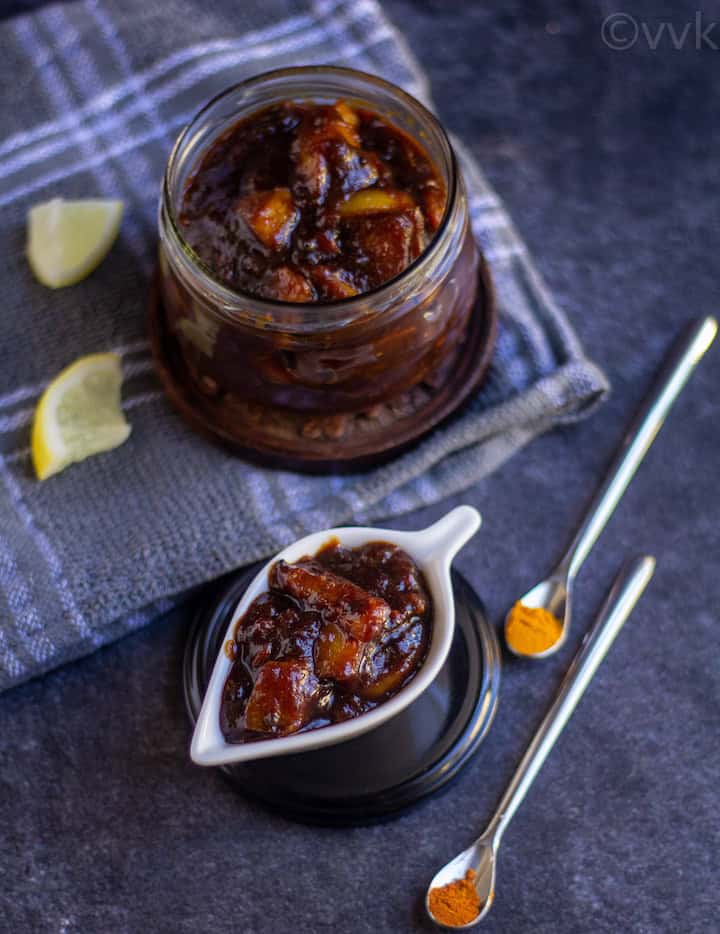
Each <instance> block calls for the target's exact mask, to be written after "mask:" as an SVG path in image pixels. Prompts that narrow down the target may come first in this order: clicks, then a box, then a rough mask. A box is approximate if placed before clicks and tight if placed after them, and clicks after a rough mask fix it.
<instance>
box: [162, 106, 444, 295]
mask: <svg viewBox="0 0 720 934" xmlns="http://www.w3.org/2000/svg"><path fill="white" fill-rule="evenodd" d="M446 198H447V193H446V190H445V186H444V184H443V182H442V180H441V178H440V176H439V174H438V172H437V170H436V168H435V166H434V165H433V163H432V162H431V160H430V158H429V156H428V155H427V153H426V152H425V151H424V149H423V148H422V147H421V146H420V145H419V144H418V143H417V142H416V141H415V140H413V139H412V138H411V137H410V136H408V135H407V134H406V133H405V132H404V131H402V130H400V129H399V128H398V127H396V126H394V125H393V124H391V123H389V122H388V121H387V120H385V119H383V118H382V117H381V116H380V115H379V114H377V113H375V112H373V111H371V110H367V109H362V108H354V107H352V106H350V105H349V104H348V103H346V102H345V101H337V102H336V103H334V104H325V105H323V104H314V103H297V102H292V101H286V102H283V103H279V104H274V105H272V106H270V107H267V108H264V109H263V110H260V111H258V112H256V113H254V114H252V115H250V116H249V117H246V118H245V119H243V120H241V121H239V122H238V123H236V124H235V125H234V126H232V127H231V128H230V129H228V130H226V131H225V133H224V134H223V135H222V136H220V137H219V138H218V139H217V140H216V141H215V142H214V143H213V145H212V146H211V147H210V149H209V151H208V152H207V153H206V155H205V156H204V157H203V158H202V160H201V161H200V162H199V164H198V165H197V167H196V168H195V170H194V172H193V174H192V176H191V178H190V180H189V182H188V185H187V187H186V189H185V192H184V197H183V202H182V206H181V210H180V216H179V221H180V227H181V229H182V231H183V234H184V237H185V239H186V241H187V242H188V243H189V244H190V246H191V247H192V248H193V250H194V251H195V252H196V254H197V255H198V256H199V257H200V259H201V260H202V262H203V263H204V264H205V265H206V266H207V267H208V268H209V269H210V270H211V271H212V273H213V274H214V275H215V276H216V277H217V278H218V279H220V280H221V281H222V282H223V283H224V284H225V285H227V286H229V287H230V288H232V289H234V290H239V291H243V292H248V293H250V294H252V295H256V296H258V297H261V298H270V299H275V300H278V301H284V302H319V303H322V302H329V301H335V300H337V299H343V298H351V297H352V296H355V295H360V294H362V293H365V292H368V291H370V290H372V289H375V288H377V287H378V286H380V285H382V284H383V283H385V282H387V281H389V280H390V279H393V278H394V277H395V276H397V275H399V274H400V273H401V272H402V271H403V270H404V269H406V268H407V266H409V265H410V264H411V263H412V262H413V260H415V259H416V258H417V257H418V256H419V255H420V253H421V252H422V251H423V250H424V249H425V247H426V246H427V244H428V243H429V242H430V240H431V238H432V236H433V234H434V233H435V231H436V230H437V229H438V227H439V226H440V222H441V220H442V216H443V213H444V210H445V202H446Z"/></svg>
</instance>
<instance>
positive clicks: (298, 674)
mask: <svg viewBox="0 0 720 934" xmlns="http://www.w3.org/2000/svg"><path fill="white" fill-rule="evenodd" d="M318 687H319V685H318V680H317V678H316V677H315V676H314V675H313V673H312V671H311V668H310V663H309V662H307V661H305V660H301V659H284V660H281V661H276V662H266V663H265V664H264V665H263V666H262V668H261V669H260V671H259V672H258V675H257V679H256V680H255V686H254V687H253V689H252V694H251V695H250V698H249V700H248V702H247V707H246V708H245V725H246V726H247V728H248V730H253V731H254V732H256V733H274V734H280V735H285V734H287V733H295V732H297V730H299V729H301V728H302V727H303V726H305V725H306V724H307V723H309V722H310V720H311V719H312V711H313V702H314V700H315V696H316V694H317V692H318Z"/></svg>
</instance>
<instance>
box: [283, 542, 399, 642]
mask: <svg viewBox="0 0 720 934" xmlns="http://www.w3.org/2000/svg"><path fill="white" fill-rule="evenodd" d="M270 586H271V587H273V588H275V589H277V590H282V591H284V592H285V593H289V594H290V595H291V596H293V597H295V599H296V600H299V601H300V602H301V603H303V604H305V606H307V607H308V608H309V609H315V610H320V612H321V613H322V615H323V619H324V621H325V622H326V623H329V622H333V623H336V624H337V625H338V626H340V627H341V628H342V629H343V630H344V631H345V632H346V633H347V634H348V635H350V636H352V637H353V638H354V639H359V640H360V641H361V642H370V641H371V640H373V639H376V638H377V637H378V636H379V634H380V633H381V632H382V630H383V628H384V627H385V624H386V623H387V621H388V619H389V618H390V607H389V606H388V604H387V603H386V602H385V601H384V600H381V599H380V597H375V596H373V595H372V594H370V593H368V592H367V590H363V589H362V588H361V587H358V586H357V584H353V583H352V581H349V580H346V579H345V578H344V577H338V576H337V575H336V574H333V573H332V572H331V571H328V570H326V569H325V568H323V567H322V565H320V564H318V563H317V562H316V561H312V560H309V561H305V562H302V563H298V564H288V563H287V562H286V561H278V562H276V564H274V565H273V567H272V568H271V570H270Z"/></svg>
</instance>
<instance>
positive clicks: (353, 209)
mask: <svg viewBox="0 0 720 934" xmlns="http://www.w3.org/2000/svg"><path fill="white" fill-rule="evenodd" d="M414 207H415V202H414V200H413V198H412V196H411V195H409V194H408V193H407V192H406V191H399V190H398V189H395V188H364V189H363V190H362V191H356V192H355V194H353V195H350V197H349V198H348V199H347V201H343V203H342V204H341V205H340V206H339V208H338V213H339V214H340V217H343V218H348V217H357V216H358V215H363V214H385V213H387V212H388V211H408V210H410V209H411V208H414Z"/></svg>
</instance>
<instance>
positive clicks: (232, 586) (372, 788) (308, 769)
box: [183, 567, 500, 824]
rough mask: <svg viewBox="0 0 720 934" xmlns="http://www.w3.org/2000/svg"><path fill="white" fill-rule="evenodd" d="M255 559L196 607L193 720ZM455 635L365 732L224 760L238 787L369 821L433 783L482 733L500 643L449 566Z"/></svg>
mask: <svg viewBox="0 0 720 934" xmlns="http://www.w3.org/2000/svg"><path fill="white" fill-rule="evenodd" d="M256 573H257V567H254V568H250V569H248V570H246V571H243V572H240V573H238V574H237V575H234V576H233V577H231V578H230V580H229V582H228V584H227V586H226V587H225V588H224V589H223V590H222V591H221V592H220V593H219V594H218V596H217V598H216V599H215V600H214V601H213V602H212V603H211V604H210V605H209V606H207V607H206V608H204V609H203V610H201V611H200V612H199V613H198V615H197V617H196V619H195V621H194V623H193V625H192V627H191V630H190V633H189V635H188V639H187V643H186V645H185V658H184V663H183V682H184V688H185V703H186V706H187V710H188V713H189V715H190V719H191V721H192V723H193V724H194V723H195V720H196V718H197V715H198V712H199V710H200V706H201V704H202V699H203V697H204V694H205V689H206V687H207V683H208V680H209V678H210V674H211V672H212V667H213V665H214V663H215V659H216V657H217V654H218V652H219V651H220V650H221V647H222V642H223V639H224V637H225V630H226V629H227V625H228V620H229V618H230V616H231V614H232V612H233V610H234V609H235V607H236V605H237V602H238V600H239V599H240V597H241V596H242V594H243V592H244V591H245V589H246V587H247V585H248V584H249V583H250V581H251V580H252V578H253V577H254V576H255V574H256ZM453 589H454V593H455V608H456V627H455V638H454V640H453V644H452V647H451V649H450V654H449V656H448V659H447V661H446V663H445V665H444V666H443V668H442V670H441V671H440V673H439V674H438V676H437V678H436V679H435V681H434V682H433V683H432V684H431V685H430V687H429V688H428V689H427V690H426V691H424V692H423V694H421V695H420V697H419V698H418V699H417V700H416V701H414V702H413V703H412V704H411V705H410V706H409V707H407V708H406V709H405V710H404V711H402V712H401V713H399V714H398V715H397V716H395V717H393V719H392V720H390V721H389V722H387V723H385V724H383V725H382V726H380V727H378V728H377V729H375V730H371V731H370V732H369V733H365V734H364V735H362V736H359V737H357V738H356V739H353V740H349V741H348V742H345V743H339V744H337V745H334V746H326V747H324V748H322V749H315V750H312V751H310V752H305V753H301V754H297V755H292V756H277V757H276V758H270V759H260V760H258V761H257V762H249V763H240V764H238V765H233V766H223V767H222V772H223V773H224V775H225V776H226V778H228V779H229V781H231V782H232V783H233V784H234V785H235V786H236V787H237V788H238V789H239V790H240V791H241V792H242V793H243V794H246V795H249V796H251V797H253V798H256V799H258V800H259V801H261V802H263V803H264V804H266V805H269V806H271V807H273V808H277V809H278V810H280V811H282V812H283V813H285V814H286V815H288V816H290V817H293V818H296V819H300V820H304V821H310V822H313V823H324V824H357V823H364V822H368V821H373V820H378V819H381V818H383V817H386V816H388V815H390V814H392V813H393V812H396V811H399V810H401V809H403V808H406V807H408V806H409V805H411V804H413V803H414V802H416V801H418V800H419V799H420V798H424V797H426V796H427V795H430V794H432V793H433V792H435V791H437V790H438V789H439V788H441V787H442V786H443V785H445V784H446V783H447V782H448V781H450V779H452V778H454V777H455V775H457V773H458V772H459V771H460V769H461V768H462V767H463V766H464V765H465V764H466V763H467V762H468V760H469V759H470V757H471V756H472V755H473V754H474V753H475V751H476V750H477V748H478V746H479V745H480V743H481V742H482V740H483V739H484V737H485V735H486V733H487V731H488V729H489V727H490V724H491V722H492V719H493V716H494V715H495V709H496V707H497V701H498V688H499V683H500V648H499V645H498V641H497V636H496V635H495V630H494V629H493V627H492V626H491V625H490V624H489V623H488V620H487V617H486V615H485V610H484V607H483V605H482V602H481V601H480V598H479V597H478V596H477V594H476V593H475V591H474V590H473V588H472V587H471V586H470V584H469V583H468V582H467V581H466V580H465V578H464V577H462V575H460V574H459V573H458V572H457V571H453Z"/></svg>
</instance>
